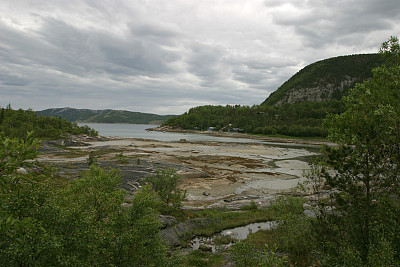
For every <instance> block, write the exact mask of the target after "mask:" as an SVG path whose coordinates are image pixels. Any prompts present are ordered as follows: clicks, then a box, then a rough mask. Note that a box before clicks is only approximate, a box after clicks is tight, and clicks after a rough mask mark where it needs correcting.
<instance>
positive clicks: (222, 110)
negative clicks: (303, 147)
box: [163, 54, 383, 137]
mask: <svg viewBox="0 0 400 267" xmlns="http://www.w3.org/2000/svg"><path fill="white" fill-rule="evenodd" d="M382 63H383V59H382V57H381V56H380V55H379V54H364V55H352V56H341V57H335V58H330V59H326V60H321V61H318V62H315V63H313V64H311V65H308V66H307V67H305V68H303V69H302V70H300V71H299V72H298V73H296V74H295V75H294V76H293V77H292V78H290V79H289V80H288V81H286V82H285V83H284V84H283V85H282V86H281V87H279V88H278V90H277V91H275V92H274V93H272V94H271V95H270V97H268V99H267V100H265V101H264V102H263V103H262V104H261V105H254V106H252V107H246V106H239V105H236V106H226V107H222V106H203V107H195V108H192V109H190V110H189V111H188V112H186V113H184V114H183V115H181V116H179V117H177V118H170V119H169V120H167V121H166V122H165V123H164V124H163V125H165V126H171V127H174V128H181V129H201V130H206V129H207V128H208V127H214V128H213V129H215V130H221V131H229V130H230V129H232V128H236V130H237V129H238V128H240V130H241V131H242V132H246V133H253V134H267V135H271V134H272V135H273V134H280V135H288V136H298V137H325V136H326V135H327V131H326V130H325V129H324V128H323V127H321V126H322V122H323V120H324V119H325V117H326V115H327V114H328V113H331V114H339V113H341V112H343V111H345V107H344V105H343V103H342V101H341V99H342V96H343V95H345V94H346V93H347V91H348V89H349V88H351V87H353V86H354V85H355V84H356V83H362V82H363V81H364V80H367V79H370V78H372V69H373V68H375V67H377V66H379V65H381V64H382Z"/></svg>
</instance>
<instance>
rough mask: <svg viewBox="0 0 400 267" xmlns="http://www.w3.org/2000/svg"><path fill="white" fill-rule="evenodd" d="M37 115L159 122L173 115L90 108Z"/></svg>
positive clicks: (146, 122)
mask: <svg viewBox="0 0 400 267" xmlns="http://www.w3.org/2000/svg"><path fill="white" fill-rule="evenodd" d="M37 113H38V114H39V115H43V116H47V117H49V116H52V117H61V118H63V119H66V120H68V121H71V122H96V123H132V124H160V123H162V122H163V121H166V120H167V119H168V118H170V117H173V116H174V115H157V114H151V113H141V112H132V111H126V110H111V109H106V110H91V109H74V108H51V109H46V110H42V111H38V112H37Z"/></svg>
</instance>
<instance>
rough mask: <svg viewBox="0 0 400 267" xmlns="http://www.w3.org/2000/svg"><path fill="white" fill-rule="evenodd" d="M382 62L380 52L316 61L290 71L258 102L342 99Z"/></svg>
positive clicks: (283, 102)
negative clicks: (273, 89)
mask: <svg viewBox="0 0 400 267" xmlns="http://www.w3.org/2000/svg"><path fill="white" fill-rule="evenodd" d="M382 63H383V59H382V57H381V56H380V55H379V54H359V55H350V56H339V57H333V58H328V59H324V60H321V61H317V62H315V63H312V64H310V65H307V66H306V67H304V68H303V69H301V70H300V71H299V72H297V73H296V74H295V75H293V76H292V77H291V78H290V79H289V80H287V81H286V82H285V83H283V84H282V85H281V86H280V87H279V88H278V89H277V90H276V91H275V92H273V93H271V95H270V96H269V97H268V98H267V99H266V100H265V101H264V102H263V103H262V104H261V105H269V106H280V105H283V104H286V103H288V104H293V103H299V102H315V101H317V102H320V101H330V100H334V99H336V100H341V99H342V96H343V95H345V94H346V93H347V91H348V89H349V88H351V87H353V86H354V85H355V84H356V83H361V82H363V81H364V80H367V79H369V78H372V71H371V70H372V69H373V68H375V67H377V66H379V65H381V64H382Z"/></svg>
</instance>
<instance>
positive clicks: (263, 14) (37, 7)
mask: <svg viewBox="0 0 400 267" xmlns="http://www.w3.org/2000/svg"><path fill="white" fill-rule="evenodd" d="M7 1H8V3H9V4H8V5H4V4H3V3H4V2H7ZM397 2H398V0H396V1H391V0H362V1H361V0H346V1H344V0H338V1H319V0H279V1H277V0H266V1H264V2H261V3H260V2H257V3H253V2H251V1H250V2H249V3H248V6H247V7H250V8H249V9H247V8H243V9H242V8H241V7H242V6H243V3H242V2H241V0H231V1H226V2H224V1H221V2H219V4H218V5H216V6H212V5H210V3H211V2H206V1H194V0H192V1H189V0H187V1H186V0H185V1H182V2H179V1H161V0H159V1H157V0H154V1H138V0H133V1H123V0H116V1H105V0H96V1H91V0H85V1H81V0H79V1H78V0H71V1H67V2H65V1H64V2H63V1H56V0H55V1H45V0H38V1H35V3H30V2H28V1H26V2H25V1H13V2H11V0H4V1H3V2H2V3H1V4H0V7H1V8H0V68H1V72H0V73H1V74H0V105H7V104H8V103H9V102H11V104H12V105H13V102H15V105H20V106H22V107H24V108H28V107H32V108H34V109H40V108H48V107H53V106H54V107H60V106H73V107H79V108H94V109H97V108H115V109H119V108H121V107H123V108H126V109H130V110H133V111H144V112H161V114H165V113H170V114H171V113H183V112H184V111H185V109H187V108H188V107H191V106H196V105H205V104H216V105H225V104H242V105H243V104H246V105H253V104H259V103H261V102H262V101H263V100H265V98H266V97H267V96H268V94H269V93H271V92H272V91H274V90H275V89H277V88H278V87H279V86H280V85H281V84H282V83H283V82H285V81H286V80H287V79H288V78H290V77H291V76H292V75H293V74H294V73H296V72H297V71H298V70H299V69H300V68H301V67H303V66H305V65H307V64H309V63H312V62H314V61H316V60H320V59H324V58H328V57H331V56H336V55H344V54H349V53H357V52H361V51H377V50H378V49H379V44H380V43H381V42H383V41H385V40H386V39H387V38H388V37H389V36H390V35H396V34H397V33H396V32H393V33H392V31H394V30H400V28H399V26H398V25H400V15H399V14H400V5H398V4H397ZM7 8H8V9H7ZM209 11H210V12H209ZM31 24H32V25H31ZM15 105H13V106H15Z"/></svg>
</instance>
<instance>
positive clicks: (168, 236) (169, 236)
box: [158, 228, 181, 247]
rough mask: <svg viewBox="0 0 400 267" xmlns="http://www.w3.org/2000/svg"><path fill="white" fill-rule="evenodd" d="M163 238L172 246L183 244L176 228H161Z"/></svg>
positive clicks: (160, 233)
mask: <svg viewBox="0 0 400 267" xmlns="http://www.w3.org/2000/svg"><path fill="white" fill-rule="evenodd" d="M158 234H159V235H160V237H161V238H163V239H164V240H165V241H167V243H168V244H169V245H170V246H172V247H177V246H180V245H181V241H180V240H179V236H178V235H177V234H176V232H175V229H174V228H167V229H164V230H161V231H160V232H159V233H158Z"/></svg>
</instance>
